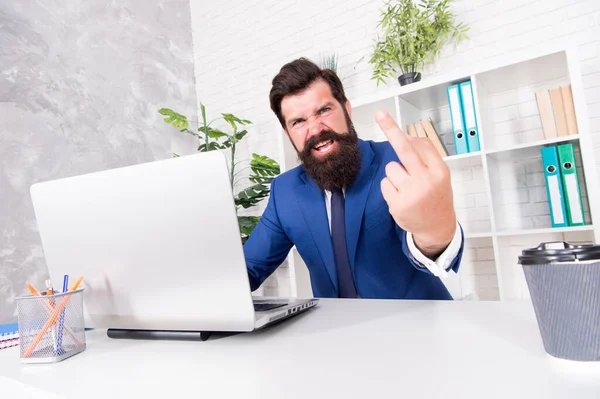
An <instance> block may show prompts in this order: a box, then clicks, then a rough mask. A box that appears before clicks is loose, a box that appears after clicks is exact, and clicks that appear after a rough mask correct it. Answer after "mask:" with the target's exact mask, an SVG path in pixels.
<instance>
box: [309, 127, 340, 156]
mask: <svg viewBox="0 0 600 399" xmlns="http://www.w3.org/2000/svg"><path fill="white" fill-rule="evenodd" d="M343 139H344V137H343V135H342V134H339V133H336V132H334V131H333V130H324V131H322V132H321V133H319V135H318V136H312V137H311V138H310V139H308V141H307V142H306V144H304V149H303V150H302V152H303V153H304V154H309V153H310V150H311V149H312V148H313V147H314V146H316V145H317V144H319V143H320V142H322V141H326V140H333V141H341V140H343Z"/></svg>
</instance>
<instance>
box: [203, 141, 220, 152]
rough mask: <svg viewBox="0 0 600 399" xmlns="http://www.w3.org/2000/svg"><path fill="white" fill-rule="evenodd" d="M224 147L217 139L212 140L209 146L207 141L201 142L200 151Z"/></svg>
mask: <svg viewBox="0 0 600 399" xmlns="http://www.w3.org/2000/svg"><path fill="white" fill-rule="evenodd" d="M222 149H223V147H222V146H221V145H220V144H219V143H217V142H216V141H211V142H210V143H208V147H207V145H206V143H202V144H200V147H198V151H201V152H208V151H214V150H222Z"/></svg>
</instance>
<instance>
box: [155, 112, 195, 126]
mask: <svg viewBox="0 0 600 399" xmlns="http://www.w3.org/2000/svg"><path fill="white" fill-rule="evenodd" d="M158 113H159V114H161V115H165V116H166V118H164V121H165V122H166V123H168V124H170V125H173V126H174V127H176V128H177V129H187V127H188V125H189V124H188V120H187V118H186V117H185V116H184V115H181V114H178V113H177V112H175V111H173V110H171V109H169V108H161V109H159V110H158Z"/></svg>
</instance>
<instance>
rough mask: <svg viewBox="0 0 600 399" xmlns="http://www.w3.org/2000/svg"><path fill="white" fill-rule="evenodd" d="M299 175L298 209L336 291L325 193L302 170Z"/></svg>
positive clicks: (336, 283)
mask: <svg viewBox="0 0 600 399" xmlns="http://www.w3.org/2000/svg"><path fill="white" fill-rule="evenodd" d="M300 176H301V181H300V184H298V186H296V194H297V195H298V203H299V204H300V209H301V210H302V214H303V215H304V220H305V222H306V225H307V227H308V230H309V231H310V233H311V235H312V237H313V240H314V242H315V245H316V246H317V249H318V251H319V254H320V255H321V258H322V259H323V263H324V265H325V269H326V270H327V274H329V278H330V279H331V284H332V285H333V287H334V288H335V292H337V291H338V280H337V271H336V268H335V258H334V255H333V244H332V242H331V233H330V231H329V219H328V218H327V209H326V208H325V193H324V192H323V191H322V190H321V189H320V188H319V186H317V184H316V183H315V182H314V180H313V179H311V178H309V177H308V176H307V175H306V174H305V173H304V172H303V173H302V174H301V175H300Z"/></svg>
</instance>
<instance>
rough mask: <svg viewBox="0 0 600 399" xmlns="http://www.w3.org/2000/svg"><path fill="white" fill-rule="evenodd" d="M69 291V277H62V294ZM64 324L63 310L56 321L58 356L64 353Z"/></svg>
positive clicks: (66, 275)
mask: <svg viewBox="0 0 600 399" xmlns="http://www.w3.org/2000/svg"><path fill="white" fill-rule="evenodd" d="M68 290H69V275H68V274H65V276H64V277H63V287H62V292H63V293H64V292H67V291H68ZM64 324H65V310H64V309H63V310H62V311H61V312H60V318H59V319H58V352H59V354H62V353H64V349H63V347H62V337H63V326H64Z"/></svg>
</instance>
